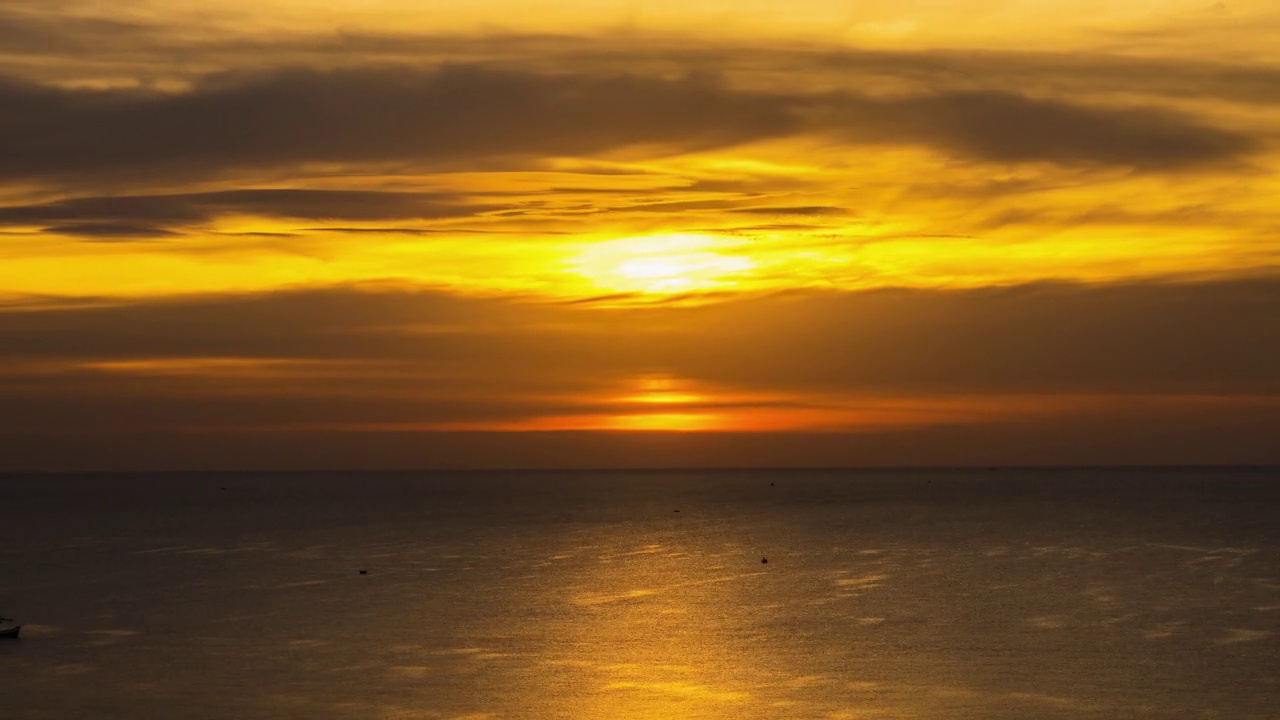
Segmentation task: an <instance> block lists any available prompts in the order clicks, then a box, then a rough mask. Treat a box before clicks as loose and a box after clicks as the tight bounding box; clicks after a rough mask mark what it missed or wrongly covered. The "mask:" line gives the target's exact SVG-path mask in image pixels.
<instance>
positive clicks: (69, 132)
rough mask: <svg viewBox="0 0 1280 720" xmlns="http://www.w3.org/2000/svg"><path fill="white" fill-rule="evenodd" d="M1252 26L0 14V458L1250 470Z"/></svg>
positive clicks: (1191, 15) (1275, 384) (1276, 75)
mask: <svg viewBox="0 0 1280 720" xmlns="http://www.w3.org/2000/svg"><path fill="white" fill-rule="evenodd" d="M1278 35H1280V9H1277V8H1276V6H1275V4H1274V3H1273V2H1263V1H1261V0H1251V1H1245V2H1219V3H1214V2H1200V1H1193V0H1185V1H1184V0H1163V1H1162V2H1131V3H1115V2H1100V1H1099V2H1093V1H1092V0H1073V1H1072V2H1067V1H1066V0H951V1H947V0H915V1H910V0H907V1H896V2H889V1H888V0H854V1H850V2H827V1H825V0H823V1H818V0H787V1H786V2H783V0H736V1H734V2H730V1H729V0H681V1H680V2H675V1H674V0H671V1H667V0H650V1H648V2H638V1H631V0H601V1H598V2H588V1H586V0H572V1H567V0H559V1H552V0H476V1H474V2H468V3H465V4H459V3H455V2H443V1H440V2H436V1H434V0H364V1H362V2H350V1H339V0H256V1H255V2H252V3H250V2H244V1H243V0H212V1H211V0H204V1H202V2H198V3H197V2H178V1H174V0H168V1H166V2H159V1H155V2H152V1H151V0H133V1H132V2H128V3H119V2H105V1H102V0H47V1H45V2H41V3H31V2H26V1H25V0H24V1H18V0H0V61H2V64H0V413H2V414H0V426H3V427H4V429H5V434H4V436H3V439H0V450H3V451H4V452H5V453H6V455H7V456H8V457H9V458H11V459H10V460H9V461H8V462H9V464H10V465H12V467H14V468H15V469H18V468H64V467H65V468H91V469H92V468H134V467H137V468H143V467H155V468H186V467H191V468H204V467H244V468H251V467H283V468H294V467H297V468H302V467H355V466H369V467H426V466H437V465H442V466H443V465H447V466H488V465H502V466H525V465H537V466H546V465H553V466H554V465H667V464H695V465H733V466H736V465H830V464H838V465H875V464H891V465H893V464H968V463H980V464H1002V463H1021V464H1040V463H1066V464H1091V463H1113V462H1114V463H1131V462H1133V463H1137V462H1141V463H1165V462H1168V463H1210V462H1246V463H1253V462H1277V461H1280V454H1277V453H1278V452H1280V451H1278V450H1276V449H1275V448H1273V447H1271V446H1272V444H1273V443H1272V442H1271V441H1270V436H1272V435H1274V428H1275V427H1277V426H1278V425H1280V363H1277V362H1276V361H1275V358H1276V357H1280V273H1277V268H1280V240H1277V232H1280V221H1278V220H1277V214H1276V211H1275V207H1276V200H1275V198H1276V197H1280V175H1278V174H1277V172H1276V171H1277V168H1278V167H1280V152H1278V151H1277V143H1276V140H1275V138H1276V137H1277V134H1278V133H1280V51H1277V50H1276V49H1275V43H1274V38H1275V37H1277V36H1278ZM3 467H4V464H3V463H0V469H3Z"/></svg>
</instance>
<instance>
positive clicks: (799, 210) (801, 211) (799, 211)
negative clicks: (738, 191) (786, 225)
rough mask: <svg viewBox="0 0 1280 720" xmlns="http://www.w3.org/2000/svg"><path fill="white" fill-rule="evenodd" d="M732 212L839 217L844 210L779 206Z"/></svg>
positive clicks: (826, 206) (822, 206)
mask: <svg viewBox="0 0 1280 720" xmlns="http://www.w3.org/2000/svg"><path fill="white" fill-rule="evenodd" d="M734 212H739V213H748V214H752V215H840V214H843V213H844V212H846V211H845V209H844V208H838V207H832V206H829V205H780V206H777V207H751V208H737V209H736V210H734Z"/></svg>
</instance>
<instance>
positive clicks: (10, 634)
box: [0, 620, 22, 640]
mask: <svg viewBox="0 0 1280 720" xmlns="http://www.w3.org/2000/svg"><path fill="white" fill-rule="evenodd" d="M20 632H22V626H21V625H15V624H14V623H13V621H11V620H10V621H4V622H0V640H2V639H6V638H7V639H12V640H17V639H18V633H20Z"/></svg>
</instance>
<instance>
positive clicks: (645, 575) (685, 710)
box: [547, 535, 778, 720]
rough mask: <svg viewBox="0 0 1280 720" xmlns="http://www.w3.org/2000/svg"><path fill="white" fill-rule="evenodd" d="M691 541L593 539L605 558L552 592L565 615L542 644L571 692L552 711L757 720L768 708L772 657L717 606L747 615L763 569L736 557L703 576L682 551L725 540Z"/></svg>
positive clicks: (713, 549)
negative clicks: (567, 619)
mask: <svg viewBox="0 0 1280 720" xmlns="http://www.w3.org/2000/svg"><path fill="white" fill-rule="evenodd" d="M690 539H691V540H692V541H693V542H695V543H697V545H696V546H692V545H691V546H688V547H679V548H676V547H667V546H664V545H654V544H649V545H644V546H642V547H639V548H637V547H635V546H634V545H632V544H629V543H628V542H626V539H625V537H619V536H617V535H610V536H605V537H601V538H600V540H601V541H603V542H604V544H603V545H596V547H598V548H600V551H602V552H603V553H604V554H603V555H602V556H600V557H599V558H598V560H596V561H592V562H590V563H589V564H588V565H586V566H585V567H583V568H582V573H581V574H580V575H579V578H580V580H579V582H578V583H577V587H576V588H574V589H571V590H570V594H569V595H568V596H567V597H562V598H559V602H560V603H561V604H562V605H563V606H565V607H566V608H567V611H568V612H570V613H572V615H573V621H572V622H571V623H569V624H568V625H567V626H566V631H567V632H566V636H558V637H557V638H556V642H555V643H554V644H552V645H550V646H549V647H548V648H547V653H548V655H549V656H550V657H549V659H548V661H547V662H548V664H549V665H550V667H551V668H552V669H553V671H554V672H555V673H556V674H557V676H560V677H564V676H568V677H567V678H565V679H570V680H571V685H572V687H574V689H575V691H574V692H569V693H564V694H562V695H560V696H559V697H558V698H557V699H556V705H557V707H555V708H554V710H555V713H554V716H555V717H576V718H629V719H631V720H659V719H661V720H674V719H678V718H713V717H716V718H728V717H748V716H750V717H755V713H756V712H757V711H758V710H759V709H760V708H762V707H767V706H768V704H769V701H770V699H771V698H767V697H765V696H764V695H768V694H770V692H768V691H766V693H764V694H763V695H762V693H761V692H760V690H759V689H760V687H762V684H761V683H760V682H759V681H760V679H761V678H763V677H767V676H769V675H771V674H772V672H773V671H774V669H775V666H777V665H778V663H777V661H776V659H774V658H770V657H766V656H763V655H762V654H761V650H760V648H759V646H758V644H755V643H751V642H749V640H748V638H745V637H744V636H743V635H742V634H741V633H735V632H733V629H734V628H735V627H737V626H739V624H740V618H739V617H735V616H734V615H732V614H729V615H726V614H725V613H724V612H723V609H724V607H726V606H732V607H736V608H739V609H741V610H743V611H744V612H747V611H749V609H750V608H751V607H752V605H753V602H754V601H753V597H752V595H753V588H754V583H757V582H759V581H760V580H761V576H762V575H764V573H762V572H760V571H758V570H756V569H755V568H753V567H752V566H750V565H747V564H746V563H743V567H742V570H741V571H739V572H729V573H725V572H721V573H713V574H710V575H708V574H706V572H705V571H704V569H703V568H699V567H697V565H696V564H692V563H690V562H689V561H688V553H695V554H696V556H697V557H700V558H712V557H717V556H721V555H723V554H724V553H725V552H726V542H725V541H724V539H722V538H717V537H714V536H712V537H703V538H690ZM619 561H621V562H619ZM765 687H768V686H767V685H765Z"/></svg>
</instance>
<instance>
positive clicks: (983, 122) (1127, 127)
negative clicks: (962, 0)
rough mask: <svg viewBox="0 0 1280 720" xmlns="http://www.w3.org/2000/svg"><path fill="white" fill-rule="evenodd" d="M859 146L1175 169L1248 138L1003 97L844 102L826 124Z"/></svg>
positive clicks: (1164, 114) (1170, 115)
mask: <svg viewBox="0 0 1280 720" xmlns="http://www.w3.org/2000/svg"><path fill="white" fill-rule="evenodd" d="M829 121H830V122H831V123H832V125H833V127H834V129H835V131H836V132H838V133H840V134H842V135H845V136H846V137H849V138H851V139H853V140H855V141H859V142H870V143H890V144H922V145H928V146H932V147H936V148H939V149H942V150H944V151H946V152H948V153H950V154H954V155H958V156H961V157H966V158H971V159H975V160H980V161H995V162H1008V163H1018V162H1032V161H1034V162H1052V163H1059V164H1065V165H1071V164H1090V163H1095V164H1103V165H1120V166H1126V165H1127V166H1132V167H1138V168H1154V169H1174V168H1182V167H1189V166H1196V165H1202V164H1208V163H1223V162H1229V161H1235V160H1238V159H1239V158H1241V157H1242V156H1244V155H1246V154H1248V153H1250V152H1252V151H1254V150H1256V149H1258V145H1257V143H1256V142H1255V141H1254V140H1252V139H1250V138H1249V137H1247V136H1245V135H1241V134H1238V133H1235V132H1231V131H1228V130H1223V129H1219V128H1214V127H1210V126H1208V125H1203V124H1200V123H1197V122H1195V121H1194V120H1192V119H1190V118H1188V117H1186V116H1184V115H1181V114H1178V113H1174V112H1171V111H1167V110H1156V109H1147V108H1136V109H1133V108H1121V109H1114V108H1101V107H1088V106H1081V105H1074V104H1071V103H1067V102H1063V101H1059V100H1045V99H1035V98H1029V97H1026V96H1023V95H1019V94H1015V93H1008V92H965V93H940V94H936V95H920V96H912V97H905V98H886V99H879V98H869V97H860V96H846V97H845V98H844V99H843V101H842V102H840V103H838V104H837V105H836V106H835V108H834V112H833V115H832V116H831V117H830V120H829Z"/></svg>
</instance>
